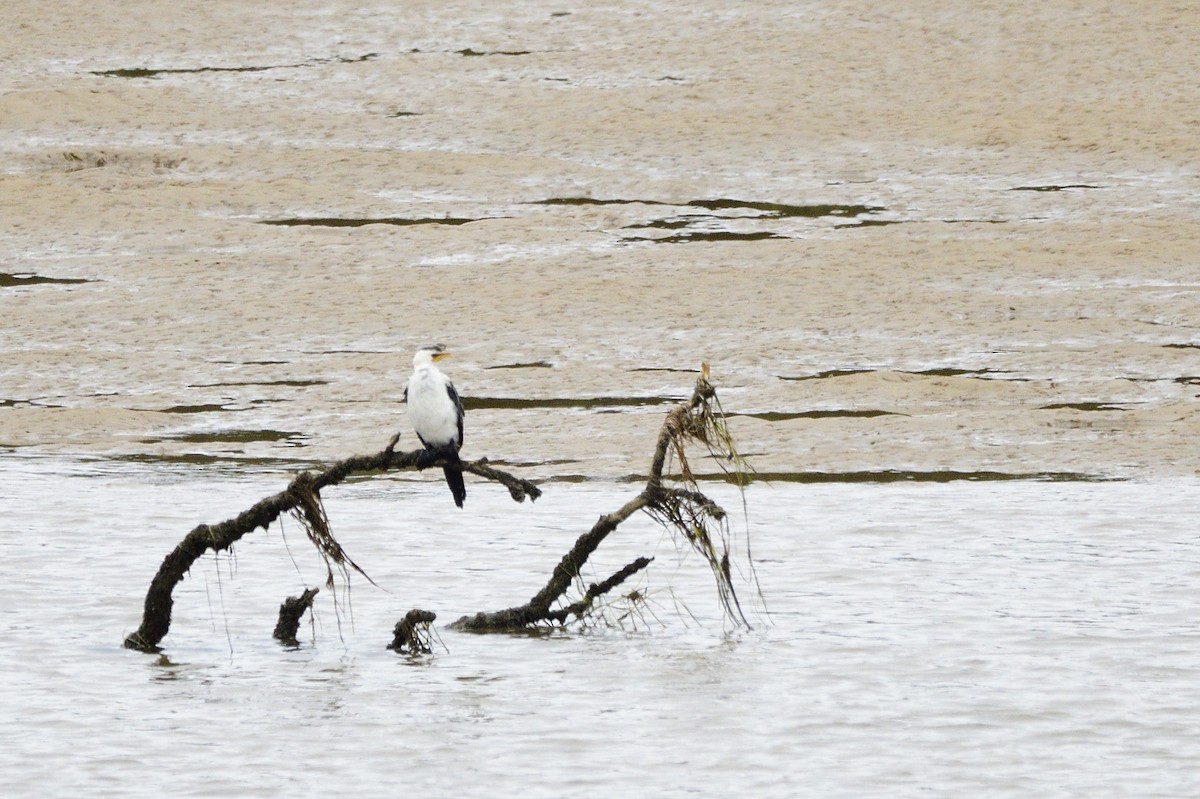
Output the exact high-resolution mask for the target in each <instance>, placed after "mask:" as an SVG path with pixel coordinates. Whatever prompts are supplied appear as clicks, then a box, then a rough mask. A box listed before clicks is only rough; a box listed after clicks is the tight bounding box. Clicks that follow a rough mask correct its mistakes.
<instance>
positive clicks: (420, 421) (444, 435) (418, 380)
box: [404, 344, 467, 508]
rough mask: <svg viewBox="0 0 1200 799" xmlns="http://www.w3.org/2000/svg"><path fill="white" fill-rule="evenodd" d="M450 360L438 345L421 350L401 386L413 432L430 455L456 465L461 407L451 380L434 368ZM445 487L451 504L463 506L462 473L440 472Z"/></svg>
mask: <svg viewBox="0 0 1200 799" xmlns="http://www.w3.org/2000/svg"><path fill="white" fill-rule="evenodd" d="M448 357H450V353H448V352H446V348H445V347H443V346H442V345H441V344H435V345H433V346H430V347H422V348H421V349H419V350H417V354H416V355H414V356H413V373H412V376H411V377H410V378H408V384H407V385H405V387H404V401H405V402H406V403H408V420H409V421H410V422H411V423H412V428H413V432H414V433H416V434H417V438H419V439H421V443H422V444H423V445H425V449H426V450H428V451H429V453H430V454H431V455H434V456H438V457H443V458H445V459H446V460H447V461H450V462H451V463H457V462H458V450H459V448H460V447H461V446H462V443H463V406H462V400H461V399H459V397H458V392H457V391H455V390H454V384H453V383H451V382H450V378H448V377H446V376H445V375H444V374H442V372H441V370H440V369H438V368H437V367H436V366H434V365H433V364H434V361H440V360H441V359H442V358H448ZM442 471H443V473H444V474H445V475H446V484H447V485H449V486H450V493H452V494H454V504H455V505H457V506H458V507H460V508H461V507H462V506H463V501H464V500H465V499H466V498H467V487H466V486H465V485H464V484H463V476H462V472H461V471H459V470H458V469H455V468H452V467H450V466H446V467H444V468H443V469H442Z"/></svg>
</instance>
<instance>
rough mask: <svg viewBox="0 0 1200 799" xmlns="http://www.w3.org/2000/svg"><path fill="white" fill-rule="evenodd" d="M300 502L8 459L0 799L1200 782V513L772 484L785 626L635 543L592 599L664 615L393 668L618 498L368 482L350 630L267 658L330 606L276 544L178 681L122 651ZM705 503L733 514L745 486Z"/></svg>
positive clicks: (1131, 504) (171, 643)
mask: <svg viewBox="0 0 1200 799" xmlns="http://www.w3.org/2000/svg"><path fill="white" fill-rule="evenodd" d="M286 479H287V476H286V475H285V474H282V473H278V472H275V473H272V472H242V471H238V470H236V469H233V468H230V469H228V470H226V471H219V470H214V469H211V468H209V469H205V468H198V467H195V466H174V467H164V466H161V465H153V464H139V463H128V462H109V461H103V460H96V461H72V460H66V459H62V458H57V457H53V458H20V457H16V456H14V455H11V454H10V455H9V456H6V461H5V469H4V482H5V498H4V499H3V505H4V512H5V517H6V523H5V528H6V529H5V534H4V535H3V537H2V538H0V584H2V585H3V586H4V590H5V601H4V602H3V603H2V606H0V630H2V631H3V632H2V635H3V640H4V642H5V644H4V646H3V647H2V648H0V668H2V669H3V673H4V674H5V680H6V682H7V687H6V691H5V694H6V699H5V702H4V704H3V710H2V711H0V716H2V719H0V721H2V723H0V729H2V730H3V733H2V735H3V741H4V745H3V746H2V747H0V791H2V792H3V794H4V795H5V796H34V795H37V796H44V795H68V794H82V793H87V794H92V795H96V794H102V793H117V792H120V793H121V794H122V795H125V796H163V795H179V796H227V795H268V794H282V793H284V792H290V793H299V794H301V795H318V794H325V795H328V794H335V793H339V794H346V795H358V796H370V795H382V794H384V793H385V792H386V793H388V794H394V793H395V792H397V791H400V790H403V791H404V792H406V793H407V792H418V793H426V794H428V795H446V796H474V795H482V794H484V793H487V794H491V795H515V794H518V793H519V794H520V795H522V796H533V797H541V796H545V797H551V796H553V797H558V796H565V795H585V794H588V793H595V794H604V795H618V794H622V795H654V796H686V795H724V796H730V795H754V796H796V795H820V796H856V797H858V796H914V795H929V794H933V795H988V796H1005V795H1008V796H1030V795H1037V796H1049V795H1062V796H1081V795H1123V796H1130V795H1139V796H1166V795H1187V794H1191V793H1193V792H1194V790H1195V788H1196V787H1197V785H1198V784H1200V768H1198V767H1197V766H1196V763H1197V761H1198V759H1200V744H1198V743H1197V738H1196V736H1195V735H1194V721H1195V719H1196V717H1197V714H1198V713H1200V687H1198V686H1200V622H1198V621H1197V619H1198V618H1200V613H1198V612H1197V611H1198V609H1200V608H1198V606H1200V600H1198V598H1197V593H1196V590H1195V585H1196V582H1197V578H1198V577H1200V535H1198V534H1197V532H1196V530H1195V527H1194V524H1193V521H1194V518H1195V515H1194V508H1195V507H1196V504H1197V500H1200V484H1198V483H1197V482H1196V481H1187V480H1182V481H1157V482H1121V483H1099V484H1093V483H1074V482H1066V483H1064V482H1035V481H1025V482H1022V481H1017V482H1001V483H980V482H966V481H962V482H949V483H922V484H905V483H893V484H886V485H880V484H870V483H853V484H819V485H804V484H778V485H774V486H768V485H762V484H756V485H754V486H753V487H751V489H750V490H749V492H748V494H747V502H748V508H749V522H750V528H749V529H750V532H751V536H752V539H751V540H752V544H753V549H752V551H753V555H754V558H755V568H756V570H757V574H758V578H759V580H760V582H761V585H762V587H763V590H764V593H765V597H766V601H767V605H768V607H769V611H770V614H769V617H768V616H767V615H766V614H765V613H764V612H763V609H762V607H761V605H759V607H758V608H757V609H755V610H754V611H753V612H752V613H751V614H750V616H751V620H752V622H753V623H754V625H755V628H754V629H753V630H752V631H744V630H743V631H736V630H733V629H731V628H729V627H728V625H725V624H723V623H722V622H721V620H720V617H719V615H718V612H717V606H716V602H715V597H714V591H713V588H712V586H711V584H710V583H709V581H708V578H707V576H706V573H705V570H704V566H703V564H702V563H701V562H700V561H699V560H698V559H697V558H695V557H679V556H677V555H676V554H675V550H674V546H673V543H672V541H671V540H670V538H669V537H664V536H663V535H662V534H661V533H660V532H659V531H658V529H657V528H656V527H655V526H654V525H653V524H652V523H650V522H649V521H648V520H637V521H631V522H630V523H629V524H628V525H627V526H625V527H623V528H622V529H621V531H619V534H618V535H619V539H618V540H613V541H611V542H609V544H608V545H606V546H605V547H604V548H602V549H601V551H600V553H599V562H598V564H597V575H596V576H598V577H603V576H605V574H607V571H608V570H612V569H615V568H617V567H619V566H620V565H622V564H623V563H624V562H626V561H627V560H629V559H631V558H632V557H634V556H636V555H639V554H652V555H655V556H656V558H657V559H656V561H655V563H654V565H653V566H652V567H651V568H650V569H649V570H648V572H647V574H646V576H645V579H644V580H642V581H641V582H640V583H639V584H638V587H640V588H641V589H642V590H646V591H648V593H649V595H650V597H651V605H650V608H651V610H652V611H653V617H649V616H648V617H645V618H643V619H642V620H640V621H637V622H636V623H634V622H633V621H632V620H630V619H626V620H624V622H623V624H624V626H623V627H622V626H612V627H598V628H595V629H593V630H591V631H589V632H586V633H572V634H566V633H557V634H553V635H548V636H532V637H531V636H475V635H465V634H458V633H453V632H450V631H445V630H440V637H441V642H442V644H443V645H444V646H442V647H440V648H439V649H438V651H437V652H436V653H435V654H434V655H433V656H427V657H418V658H410V657H406V656H398V655H396V654H395V653H393V652H390V651H387V650H386V649H385V648H384V647H385V644H386V643H387V642H388V641H389V640H390V638H391V626H392V625H393V624H394V623H395V621H397V620H398V619H399V618H400V617H401V616H402V615H403V613H404V612H405V611H406V610H408V609H409V608H411V607H414V606H417V607H423V608H426V609H429V610H434V611H436V612H437V613H438V614H439V621H438V626H439V627H440V626H441V625H443V624H445V623H447V622H449V621H452V620H453V619H455V618H457V617H458V616H459V615H461V614H463V613H467V612H473V611H476V610H483V609H495V608H499V607H504V606H507V605H509V604H514V603H517V602H521V601H524V600H525V599H527V598H528V597H529V596H530V595H531V594H532V593H533V592H534V591H536V589H537V588H538V587H540V585H541V584H542V582H543V580H544V578H545V576H546V575H547V574H548V572H549V569H550V568H551V567H552V566H553V564H554V563H555V562H557V560H558V557H559V556H560V555H561V554H562V552H563V551H564V550H565V549H566V547H567V546H569V544H570V542H571V541H573V539H574V537H575V536H576V535H577V534H578V533H579V532H582V531H583V530H584V529H586V528H587V527H588V526H590V524H591V523H592V522H593V521H594V520H595V518H596V516H597V515H598V514H600V513H603V512H607V511H610V510H613V509H615V508H616V507H617V506H618V505H619V504H620V503H621V502H622V501H624V499H625V498H626V497H627V496H628V495H629V493H630V487H629V486H627V485H621V484H616V483H582V484H552V485H550V486H548V490H547V493H546V495H545V497H544V498H543V499H542V500H540V501H539V502H538V503H536V504H535V505H532V506H530V505H515V504H513V503H512V502H511V501H510V500H509V499H508V498H507V494H506V492H504V491H503V490H502V489H498V488H495V487H493V486H488V485H485V484H482V483H478V482H475V483H471V484H470V485H469V487H468V488H469V491H470V495H469V498H468V504H467V508H466V510H465V511H463V512H458V511H456V509H455V508H454V507H453V505H452V503H451V501H450V497H449V494H448V492H446V490H445V486H444V485H441V484H440V483H439V482H437V481H435V480H432V479H428V480H426V479H424V478H421V479H419V480H418V479H403V480H402V479H398V478H397V479H392V478H386V477H384V478H376V479H373V480H369V481H363V482H359V483H355V484H352V485H349V486H344V487H341V488H338V489H336V490H334V491H331V492H330V493H329V495H328V497H327V506H328V511H329V514H330V518H331V520H332V523H333V526H334V531H335V532H336V533H337V534H338V535H339V537H340V539H341V541H342V543H343V544H344V545H345V546H346V548H347V550H348V551H349V553H350V554H351V556H352V557H354V558H355V560H356V561H357V562H358V563H359V564H360V565H362V566H363V567H364V568H365V569H366V570H367V571H368V572H369V573H370V574H371V576H372V577H373V578H374V579H375V580H376V581H377V582H378V583H379V584H380V586H382V588H383V589H385V590H379V589H375V588H372V587H371V586H370V585H369V584H368V583H366V581H364V580H361V579H358V580H356V581H355V583H354V587H353V588H352V590H351V591H350V592H349V594H348V595H347V594H346V593H345V592H344V591H343V592H338V593H339V595H340V599H339V602H338V606H339V607H338V609H336V610H335V608H334V603H333V601H332V599H333V597H332V595H331V592H329V591H327V590H323V591H322V593H321V595H319V596H318V599H317V604H316V611H317V613H316V622H315V624H314V625H306V626H303V627H302V628H301V632H300V639H301V641H302V644H303V645H302V646H301V647H300V648H299V649H294V650H288V649H284V648H282V647H280V646H278V645H276V644H275V643H274V642H273V641H272V640H271V638H270V632H271V629H272V627H273V625H274V615H275V612H276V609H277V607H278V605H279V603H280V602H281V601H282V599H283V598H284V597H285V596H287V595H289V594H294V593H298V592H299V590H301V589H302V588H303V586H304V585H305V584H309V585H312V584H319V583H320V582H321V580H322V577H323V574H322V571H321V568H320V566H319V564H318V563H317V562H316V561H315V558H314V556H313V555H312V554H311V551H310V548H309V546H308V544H307V542H306V541H305V540H304V538H303V534H302V532H301V531H300V529H299V527H298V526H297V525H296V524H295V523H293V522H290V521H289V522H286V523H285V525H284V528H283V531H282V534H281V531H280V530H279V529H278V527H273V528H272V529H271V530H270V531H269V532H267V533H263V532H261V531H260V532H256V533H255V534H253V535H251V536H248V537H247V538H246V539H244V540H243V541H242V542H241V543H240V544H239V545H238V547H237V548H236V551H235V553H234V555H233V557H229V556H222V558H221V559H219V560H214V559H213V558H212V556H211V555H210V556H207V557H205V558H204V559H202V560H201V561H200V562H199V563H198V564H197V566H196V567H195V568H194V569H193V570H192V573H191V575H190V578H189V579H188V580H186V581H185V582H184V583H182V584H181V585H180V586H179V587H178V588H177V589H176V592H175V597H176V609H175V618H174V625H173V627H172V631H171V633H170V635H168V636H167V638H166V639H165V640H164V642H163V643H164V649H165V652H164V655H163V656H162V657H158V656H151V655H145V654H141V653H136V652H131V651H127V650H124V649H122V648H121V646H120V645H121V641H122V639H123V637H124V635H125V634H126V633H128V632H130V631H131V630H133V629H134V628H135V627H136V625H137V623H138V620H139V618H140V609H141V601H142V596H143V592H144V590H145V587H146V583H147V581H148V580H149V578H150V577H151V576H152V574H153V572H154V570H155V569H156V568H157V565H158V563H159V561H160V560H161V559H162V557H163V556H164V555H165V554H166V552H167V551H168V549H169V548H170V547H171V546H173V545H174V543H175V542H176V541H178V540H179V539H180V538H182V536H183V535H184V534H185V533H186V532H187V531H188V530H189V529H191V527H192V526H194V525H195V524H196V523H198V522H201V521H209V522H212V521H219V520H221V519H224V518H226V517H227V516H230V515H233V514H236V513H237V512H239V511H241V510H242V509H244V508H245V507H247V506H248V505H249V504H250V503H252V502H253V501H255V500H257V499H258V498H260V497H261V496H264V495H266V494H268V493H272V492H274V491H276V490H278V489H279V488H281V487H282V486H283V485H284V484H285V482H286ZM710 488H711V491H712V493H714V494H715V495H717V496H718V497H719V498H720V499H721V500H722V501H723V502H724V503H725V504H726V506H727V507H729V508H730V510H733V511H737V510H739V509H740V502H739V499H738V496H737V493H736V491H734V490H733V489H732V488H730V487H728V486H724V485H713V486H711V487H710ZM733 516H734V519H735V525H734V530H733V532H734V533H735V534H741V533H744V528H743V524H744V522H743V521H742V520H741V518H740V516H739V514H738V513H734V514H733ZM601 572H604V574H601ZM668 586H671V587H672V589H671V590H668V588H667V587H668ZM742 590H743V598H744V599H746V600H749V599H750V598H751V596H752V593H753V592H752V590H751V588H750V586H748V585H747V586H744V587H743V589H742ZM679 603H686V606H687V612H684V611H682V610H680V609H679ZM749 604H751V603H749V602H748V607H749ZM655 617H656V618H655ZM612 618H615V614H613V616H612Z"/></svg>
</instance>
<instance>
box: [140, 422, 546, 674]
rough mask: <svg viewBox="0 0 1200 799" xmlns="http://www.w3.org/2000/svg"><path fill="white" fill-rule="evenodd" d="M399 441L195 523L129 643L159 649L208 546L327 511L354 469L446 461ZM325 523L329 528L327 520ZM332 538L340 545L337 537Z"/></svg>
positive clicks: (514, 481)
mask: <svg viewBox="0 0 1200 799" xmlns="http://www.w3.org/2000/svg"><path fill="white" fill-rule="evenodd" d="M395 443H396V439H395V438H393V439H392V441H391V442H390V443H389V444H388V446H387V447H386V448H385V449H384V450H382V451H380V452H378V453H375V454H374V455H356V456H353V457H350V458H346V459H345V460H342V461H338V462H337V463H335V464H333V465H332V466H330V467H328V468H326V469H324V470H322V471H320V472H315V473H314V472H302V473H301V474H300V475H298V476H297V477H296V478H295V479H294V480H292V482H291V483H290V484H289V485H288V487H287V488H285V489H284V490H283V491H280V492H279V493H278V494H273V495H271V496H269V497H266V498H265V499H262V500H259V501H258V502H257V503H255V504H254V505H253V506H251V507H250V508H249V509H247V510H245V511H243V512H242V513H240V514H239V515H237V516H235V517H234V518H232V519H227V520H225V521H223V522H221V523H220V524H216V525H209V524H201V525H199V526H197V527H196V528H194V529H193V530H192V531H191V532H190V533H188V534H187V535H186V536H184V538H183V540H182V541H180V542H179V544H177V545H176V546H175V548H174V549H173V550H171V552H169V553H168V554H167V556H166V558H164V559H163V562H162V565H161V566H159V569H158V573H157V574H155V576H154V579H153V580H151V581H150V587H149V588H148V589H147V591H146V601H145V604H144V607H143V611H142V623H141V626H140V627H138V629H137V631H135V632H133V633H130V634H129V635H128V636H127V637H126V638H125V646H126V647H127V648H129V649H137V650H140V651H142V652H155V651H158V644H159V642H160V641H162V639H163V638H164V637H165V636H166V634H167V632H168V631H169V630H170V628H171V609H172V606H173V604H174V599H173V598H172V596H171V594H172V592H173V591H174V590H175V586H176V585H178V584H179V582H181V581H182V580H183V578H184V577H185V576H186V575H187V573H188V571H189V570H190V569H191V567H192V564H194V563H195V562H196V561H197V560H198V559H199V558H200V556H202V555H203V554H204V553H205V552H207V551H209V550H212V551H213V552H220V551H221V550H224V549H229V548H230V547H231V546H233V544H234V543H236V542H237V541H238V540H240V539H241V538H242V536H244V535H246V534H248V533H251V532H253V531H254V530H256V529H258V528H260V527H261V528H262V529H264V530H265V529H267V528H268V527H269V526H270V524H271V523H272V522H274V521H275V520H276V519H278V518H279V517H280V516H281V515H282V514H284V513H287V512H289V511H292V510H294V509H297V508H300V509H301V514H302V516H304V518H306V519H308V520H309V521H310V522H312V521H313V520H314V519H316V516H314V517H313V518H311V519H310V518H309V514H317V516H323V515H324V511H323V510H321V509H320V506H319V494H320V491H321V490H322V489H324V488H327V487H329V486H332V485H337V484H338V483H340V482H342V481H343V480H345V479H346V478H347V477H350V476H351V475H355V474H370V473H372V472H385V471H398V470H409V469H425V468H429V467H435V466H436V467H442V466H446V465H447V464H446V462H444V461H443V460H442V459H440V458H439V459H434V460H430V459H429V457H428V455H427V453H426V452H425V451H424V450H416V451H413V452H396V451H394V450H393V447H394V446H395ZM461 468H462V470H463V471H465V472H470V473H472V474H475V475H478V476H480V477H483V478H485V479H488V480H495V481H497V482H500V483H502V484H503V485H504V486H505V487H506V488H508V490H509V493H510V494H511V495H512V497H513V499H514V500H516V501H518V502H522V501H524V500H525V498H526V497H528V498H529V499H531V500H535V499H537V498H538V497H539V496H541V491H540V490H539V489H538V488H537V486H535V485H533V484H532V483H530V482H528V481H526V480H521V479H520V478H517V477H514V476H513V475H510V474H507V473H505V472H501V471H498V470H495V469H492V468H491V467H490V466H487V465H486V461H477V462H465V463H463V464H461ZM314 497H317V498H318V499H317V504H314V503H313V502H312V499H313V498H314ZM324 527H325V531H326V532H327V531H328V524H327V522H326V523H325V524H324ZM310 535H311V532H310ZM333 544H334V545H336V541H334V542H333ZM323 547H324V548H323ZM318 549H319V550H321V551H322V554H323V555H326V556H331V553H332V557H333V560H332V562H334V563H337V564H339V565H340V564H342V563H349V565H350V566H351V567H352V568H355V569H358V567H357V566H356V565H354V564H353V562H352V561H349V560H348V559H343V560H340V561H339V560H337V559H336V558H337V556H338V555H339V553H340V555H342V556H344V553H343V552H340V550H341V547H340V546H336V548H335V547H334V546H331V545H329V544H328V542H326V543H325V544H318ZM328 562H330V561H329V560H327V564H328ZM359 571H361V570H359Z"/></svg>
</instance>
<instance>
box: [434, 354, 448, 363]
mask: <svg viewBox="0 0 1200 799" xmlns="http://www.w3.org/2000/svg"><path fill="white" fill-rule="evenodd" d="M449 357H450V353H448V352H436V353H434V355H433V362H434V363H437V362H438V361H440V360H441V359H442V358H449Z"/></svg>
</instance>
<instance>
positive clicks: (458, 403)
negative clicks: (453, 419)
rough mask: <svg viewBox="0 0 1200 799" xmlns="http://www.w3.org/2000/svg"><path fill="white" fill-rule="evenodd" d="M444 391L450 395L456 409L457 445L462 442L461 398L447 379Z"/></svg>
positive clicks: (460, 444)
mask: <svg viewBox="0 0 1200 799" xmlns="http://www.w3.org/2000/svg"><path fill="white" fill-rule="evenodd" d="M446 393H447V394H449V395H450V400H451V401H452V402H453V403H454V408H455V410H457V411H458V446H460V447H461V446H462V443H463V406H462V399H461V398H460V397H459V396H458V391H456V390H455V388H454V384H453V383H451V382H450V381H449V380H447V381H446Z"/></svg>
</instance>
